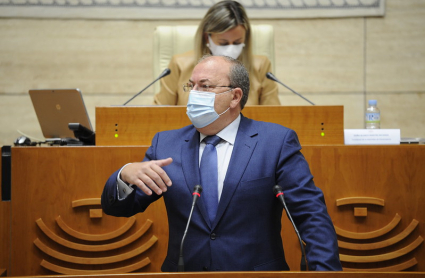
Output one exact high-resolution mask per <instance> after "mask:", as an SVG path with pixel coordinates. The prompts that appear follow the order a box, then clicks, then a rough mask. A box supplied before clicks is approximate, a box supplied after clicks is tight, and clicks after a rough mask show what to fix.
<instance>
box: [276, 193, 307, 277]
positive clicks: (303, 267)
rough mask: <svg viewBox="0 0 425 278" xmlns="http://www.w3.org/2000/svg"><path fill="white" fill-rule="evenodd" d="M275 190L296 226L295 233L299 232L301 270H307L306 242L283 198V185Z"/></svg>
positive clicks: (293, 224)
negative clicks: (304, 242)
mask: <svg viewBox="0 0 425 278" xmlns="http://www.w3.org/2000/svg"><path fill="white" fill-rule="evenodd" d="M273 192H274V194H276V198H278V199H279V200H280V201H281V203H282V204H283V207H284V208H285V211H286V215H288V218H289V220H290V221H291V223H292V226H293V227H294V230H295V233H296V234H297V237H298V240H299V241H300V247H301V265H300V269H301V271H305V270H307V265H308V263H307V259H306V256H305V249H304V244H303V241H302V239H301V236H300V233H299V232H298V229H297V226H295V223H294V220H292V217H291V214H290V213H289V210H288V207H287V206H286V203H285V198H283V190H282V187H281V186H280V185H275V186H274V187H273Z"/></svg>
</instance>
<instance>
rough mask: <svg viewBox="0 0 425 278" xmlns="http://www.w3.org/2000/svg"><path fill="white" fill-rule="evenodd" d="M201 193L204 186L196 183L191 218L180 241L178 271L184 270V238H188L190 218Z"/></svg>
mask: <svg viewBox="0 0 425 278" xmlns="http://www.w3.org/2000/svg"><path fill="white" fill-rule="evenodd" d="M201 193H202V186H200V185H195V187H194V188H193V193H192V196H193V200H192V207H191V209H190V214H189V218H188V219H187V224H186V229H185V230H184V234H183V238H182V241H181V243H180V256H179V262H178V267H177V271H178V272H183V271H184V259H183V245H184V240H185V239H186V234H187V231H188V230H189V224H190V220H191V219H192V213H193V209H194V208H195V204H196V201H197V200H198V198H199V197H201Z"/></svg>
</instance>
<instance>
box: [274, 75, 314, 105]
mask: <svg viewBox="0 0 425 278" xmlns="http://www.w3.org/2000/svg"><path fill="white" fill-rule="evenodd" d="M266 77H267V78H268V79H270V80H273V81H275V82H277V83H279V84H280V85H282V86H283V87H285V88H286V89H288V90H289V91H291V92H293V93H294V94H296V95H297V96H299V97H301V98H303V99H305V100H306V101H308V102H310V104H312V105H315V104H314V103H313V102H311V101H309V100H308V99H306V98H305V97H303V96H302V95H301V94H299V93H297V92H295V91H294V90H292V89H291V88H289V87H288V86H286V85H285V84H283V83H282V82H280V81H279V79H277V78H276V76H274V75H273V73H271V72H268V73H266Z"/></svg>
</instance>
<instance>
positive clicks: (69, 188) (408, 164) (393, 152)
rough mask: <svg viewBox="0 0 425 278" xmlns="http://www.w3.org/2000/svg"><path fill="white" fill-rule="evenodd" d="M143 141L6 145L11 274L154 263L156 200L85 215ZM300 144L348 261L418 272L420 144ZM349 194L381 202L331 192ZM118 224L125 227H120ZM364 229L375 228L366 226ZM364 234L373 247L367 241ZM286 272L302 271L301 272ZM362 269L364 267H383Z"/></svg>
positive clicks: (422, 227) (292, 243)
mask: <svg viewBox="0 0 425 278" xmlns="http://www.w3.org/2000/svg"><path fill="white" fill-rule="evenodd" d="M146 149H147V147H143V146H139V147H136V146H134V147H49V148H40V147H14V148H12V157H13V159H12V163H13V165H12V166H13V176H12V181H13V184H12V196H13V197H12V198H13V199H12V207H11V212H12V216H11V229H12V233H11V235H12V239H11V242H10V244H11V253H10V258H11V269H10V270H9V269H8V274H9V275H11V276H24V275H49V274H55V273H56V272H63V273H68V274H72V275H77V274H84V273H86V274H93V273H94V272H93V271H96V270H99V271H101V272H103V273H116V272H117V271H118V272H126V271H136V272H158V271H160V267H161V264H162V262H163V260H164V258H165V253H166V250H167V242H168V223H167V216H166V211H165V207H164V204H163V202H162V200H160V201H158V202H155V203H154V204H152V205H151V206H150V207H149V208H148V209H147V211H146V212H145V213H142V214H138V215H136V216H135V217H134V219H135V221H134V222H133V224H131V221H132V220H131V219H132V218H129V219H127V218H115V217H110V216H107V215H103V216H102V217H101V218H90V210H92V209H98V208H99V205H98V204H99V203H98V201H97V200H96V199H97V198H99V197H100V194H101V192H102V189H103V185H104V183H105V182H106V179H107V178H108V177H109V175H110V174H111V173H112V172H113V171H115V170H117V169H119V168H120V167H121V166H122V165H124V164H125V163H127V162H133V161H140V160H142V158H143V155H144V153H145V151H146ZM302 152H303V154H304V156H305V157H306V159H307V161H308V162H309V164H310V168H311V171H312V173H313V176H314V181H315V183H316V185H317V186H318V187H320V188H321V189H322V190H323V192H324V195H325V200H326V203H327V207H328V211H329V214H330V215H331V217H332V220H333V222H334V225H335V227H336V228H337V229H339V230H344V231H347V232H349V233H350V234H349V235H350V236H349V237H348V236H347V237H345V236H344V234H342V235H340V236H339V237H338V239H339V242H340V256H341V259H342V261H343V267H344V269H345V270H352V271H362V270H363V271H364V270H369V271H381V272H382V271H401V270H409V271H418V272H422V274H423V272H424V271H425V247H424V243H423V239H422V238H423V237H424V231H425V212H424V210H423V200H424V199H425V191H424V190H423V186H424V183H425V171H422V170H421V167H420V165H421V163H422V162H423V161H424V159H425V146H306V147H304V148H303V150H302ZM416 166H418V167H416ZM270 191H271V194H272V190H271V189H270ZM17 196H18V197H17ZM352 197H355V198H364V200H371V199H370V198H377V199H382V200H384V205H383V206H382V205H381V204H382V202H379V203H378V205H377V204H375V203H373V202H372V204H369V203H368V202H364V201H363V202H361V204H357V203H355V202H349V203H347V204H344V205H337V200H340V199H344V198H352ZM352 200H361V199H352ZM365 203H366V204H365ZM357 206H361V207H366V208H367V210H368V214H367V216H366V217H356V216H355V215H354V209H355V207H357ZM58 219H60V220H59V221H58ZM282 222H283V229H282V238H283V242H284V246H285V251H286V258H287V261H288V263H289V265H290V267H291V269H292V270H297V269H299V262H300V251H299V247H298V243H297V239H296V237H295V233H294V232H293V229H292V227H291V224H290V223H289V221H288V220H287V219H286V216H285V217H284V218H283V219H282ZM394 222H395V223H394ZM129 224H131V225H129ZM127 226H131V227H130V228H128V227H127ZM122 229H124V230H126V232H124V233H121V232H122ZM120 230H121V232H117V231H120ZM382 231H384V232H382ZM370 233H372V234H376V233H378V234H379V235H378V236H377V237H375V236H372V237H370V236H369V237H366V238H364V237H363V236H362V235H364V234H370ZM52 234H54V235H52ZM105 235H109V236H107V238H108V239H107V240H104V241H96V238H98V237H105ZM112 235H114V236H112ZM359 235H360V236H359ZM368 244H369V248H363V246H367V245H368ZM351 245H354V247H355V248H352V246H351ZM111 246H112V247H113V248H112V249H111V248H110V247H111ZM149 246H151V247H150V248H149ZM370 246H372V247H373V248H370ZM115 247H116V248H115ZM138 251H141V252H138ZM84 258H87V259H84ZM71 261H72V262H71ZM106 262H108V263H106ZM22 265H25V266H26V267H25V268H22V267H21V266H22ZM142 265H144V266H142ZM99 273H100V272H99ZM347 274H348V273H347ZM208 275H212V274H208ZM232 275H235V277H250V276H249V275H250V274H249V275H248V274H246V275H248V276H243V275H245V273H240V274H233V273H232ZM238 275H239V276H238ZM267 275H272V274H267ZM290 275H291V276H288V277H301V276H297V275H301V274H297V273H295V274H290ZM353 275H354V274H353ZM362 275H363V274H362ZM367 275H368V276H362V277H383V276H379V274H367ZM374 275H377V276H374ZM394 275H398V274H394ZM177 276H178V275H177ZM195 277H196V276H195ZM251 277H254V276H251ZM256 277H257V276H256ZM262 277H272V276H262ZM315 277H318V276H315ZM322 277H325V276H322ZM326 277H328V276H326ZM345 277H350V276H349V275H348V276H345ZM394 277H401V276H394Z"/></svg>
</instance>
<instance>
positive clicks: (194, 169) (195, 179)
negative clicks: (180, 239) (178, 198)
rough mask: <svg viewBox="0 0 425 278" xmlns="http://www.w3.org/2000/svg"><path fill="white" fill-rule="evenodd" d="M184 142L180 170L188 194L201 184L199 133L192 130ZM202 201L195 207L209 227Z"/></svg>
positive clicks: (199, 200)
mask: <svg viewBox="0 0 425 278" xmlns="http://www.w3.org/2000/svg"><path fill="white" fill-rule="evenodd" d="M184 141H185V143H184V144H183V147H182V150H181V158H182V169H183V174H184V177H185V180H186V186H187V187H188V189H189V191H190V193H192V192H193V188H194V186H195V185H197V184H201V178H200V175H199V132H197V131H196V129H195V128H194V129H193V132H191V133H190V134H188V137H187V138H186V139H185V140H184ZM202 199H203V198H202V197H201V198H199V199H198V201H197V203H196V206H197V207H198V209H199V210H200V211H201V215H202V217H203V218H204V220H205V222H206V223H208V225H210V221H209V218H208V213H207V211H206V208H205V204H204V202H203V200H202Z"/></svg>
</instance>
